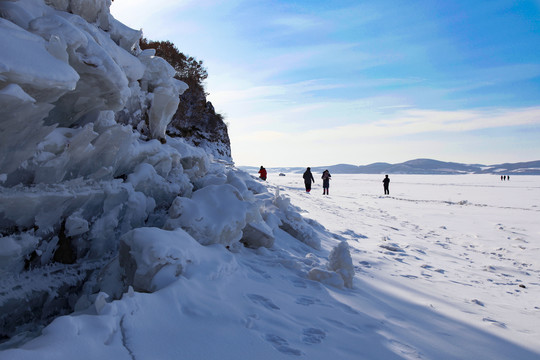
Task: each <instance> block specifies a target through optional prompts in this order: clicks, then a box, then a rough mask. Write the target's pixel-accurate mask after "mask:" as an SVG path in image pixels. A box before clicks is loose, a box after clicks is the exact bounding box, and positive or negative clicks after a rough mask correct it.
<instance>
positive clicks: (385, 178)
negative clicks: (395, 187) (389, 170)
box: [382, 175, 390, 195]
mask: <svg viewBox="0 0 540 360" xmlns="http://www.w3.org/2000/svg"><path fill="white" fill-rule="evenodd" d="M382 182H383V187H384V194H385V195H390V190H388V187H389V186H390V178H389V177H388V175H386V176H385V177H384V179H383V181H382Z"/></svg>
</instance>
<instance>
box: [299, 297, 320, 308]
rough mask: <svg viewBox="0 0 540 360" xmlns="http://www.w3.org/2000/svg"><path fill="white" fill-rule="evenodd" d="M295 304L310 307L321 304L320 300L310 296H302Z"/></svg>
mask: <svg viewBox="0 0 540 360" xmlns="http://www.w3.org/2000/svg"><path fill="white" fill-rule="evenodd" d="M295 302H296V303H297V304H299V305H304V306H309V305H313V304H315V303H316V302H320V300H318V299H315V298H312V297H310V296H300V297H299V298H297V299H296V301H295Z"/></svg>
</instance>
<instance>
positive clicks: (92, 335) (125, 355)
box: [0, 174, 540, 360]
mask: <svg viewBox="0 0 540 360" xmlns="http://www.w3.org/2000/svg"><path fill="white" fill-rule="evenodd" d="M314 176H315V178H316V180H317V182H316V184H315V185H314V187H313V190H312V192H311V193H310V194H307V193H306V192H305V190H304V187H303V180H302V176H301V174H287V176H278V175H277V174H269V177H268V181H267V182H266V183H264V184H265V186H267V187H268V189H269V191H270V193H271V194H274V193H276V191H277V189H278V188H279V194H280V195H279V198H280V199H282V200H280V201H287V199H289V200H290V201H291V203H292V205H294V206H296V207H297V208H298V211H299V212H301V213H302V215H303V216H304V217H305V218H306V219H307V224H310V225H309V226H311V227H312V228H313V229H315V230H314V232H313V234H314V236H315V234H319V236H320V239H321V249H319V250H317V249H313V248H311V247H309V246H308V245H306V244H305V243H303V242H300V241H298V240H297V239H295V238H293V237H292V236H291V235H290V234H289V233H287V232H285V231H282V230H280V229H278V230H277V231H275V234H274V235H275V243H274V246H273V247H272V248H271V249H265V248H260V249H258V250H251V249H247V248H245V249H240V250H238V251H236V252H229V251H227V250H226V249H225V248H224V247H223V246H221V245H212V246H201V245H199V244H197V243H196V242H194V241H191V242H186V247H185V249H184V250H183V251H185V252H186V253H189V254H190V255H189V256H191V258H190V259H193V261H191V260H190V261H191V263H190V265H189V267H188V268H186V269H185V271H184V272H183V273H182V276H181V277H180V278H179V279H178V280H177V281H175V282H173V283H171V284H170V285H168V286H166V287H164V288H162V289H161V290H159V291H156V292H154V293H151V294H145V293H133V292H130V293H126V294H124V296H123V298H122V299H121V300H116V301H113V302H107V301H105V300H106V299H105V298H98V299H96V303H95V305H94V306H93V307H91V308H90V309H88V310H87V311H83V312H79V313H75V314H72V315H70V316H64V317H60V318H58V319H57V320H56V321H54V322H53V323H52V324H51V325H50V326H49V327H47V328H46V329H45V330H44V331H43V334H42V335H41V336H40V337H38V338H36V339H34V340H32V341H30V342H27V343H25V344H23V343H22V342H21V344H20V345H18V347H17V346H16V348H14V349H11V350H5V351H0V359H2V360H7V359H9V360H17V359H28V360H35V359H40V360H43V359H68V358H77V359H97V358H102V359H112V358H114V359H127V360H133V359H138V360H139V359H191V360H193V359H201V360H202V359H224V360H228V359H231V360H232V359H255V358H256V359H269V360H270V359H271V360H275V359H294V358H299V359H330V358H335V359H340V360H349V359H350V360H352V359H381V360H388V359H433V360H441V359H442V360H445V359H455V360H458V359H459V360H463V359H471V360H473V359H474V360H477V359H490V360H494V359H501V360H502V359H520V360H523V359H530V360H533V359H539V358H540V342H539V341H538V339H540V222H539V221H538V219H539V215H540V208H539V207H538V205H539V204H540V177H536V176H519V177H518V176H516V177H512V179H511V180H510V181H505V182H503V181H500V180H499V178H498V177H496V176H489V175H471V176H469V175H463V176H428V175H422V176H413V175H391V176H390V178H391V183H390V195H388V196H385V195H383V188H382V177H383V176H381V175H333V177H332V181H331V185H330V195H329V196H323V195H322V188H321V183H322V181H321V180H320V174H314ZM263 195H264V194H263ZM265 196H266V195H265ZM206 216H216V215H215V214H214V215H210V214H206ZM318 224H321V225H322V226H324V228H325V229H326V230H325V229H323V228H322V227H321V226H320V225H318ZM308 230H309V229H307V230H306V231H305V232H304V233H309V231H308ZM144 234H146V236H148V237H162V238H168V239H169V240H170V241H174V236H175V235H174V234H175V233H174V232H164V231H163V230H160V229H148V230H146V231H145V232H144ZM185 241H186V240H185ZM342 241H346V242H347V243H348V246H349V249H350V254H351V257H352V262H353V265H354V270H355V273H354V279H353V286H352V288H351V289H349V288H336V287H333V286H330V285H328V284H324V283H321V282H318V281H313V280H310V278H309V277H308V275H307V274H308V272H309V271H310V269H313V268H314V267H320V268H325V266H326V264H327V263H328V258H329V254H330V252H331V250H332V249H334V248H335V247H336V246H337V245H338V244H339V243H340V242H342Z"/></svg>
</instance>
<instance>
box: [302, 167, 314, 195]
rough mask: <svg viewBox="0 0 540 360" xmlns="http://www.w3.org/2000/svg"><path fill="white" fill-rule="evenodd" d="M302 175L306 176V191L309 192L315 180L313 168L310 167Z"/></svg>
mask: <svg viewBox="0 0 540 360" xmlns="http://www.w3.org/2000/svg"><path fill="white" fill-rule="evenodd" d="M302 177H303V178H304V185H305V186H306V192H307V193H308V192H310V191H311V183H312V182H315V179H314V178H313V174H312V173H311V168H309V167H308V168H307V169H306V171H305V172H304V175H303V176H302Z"/></svg>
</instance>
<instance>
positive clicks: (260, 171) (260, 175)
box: [259, 166, 266, 181]
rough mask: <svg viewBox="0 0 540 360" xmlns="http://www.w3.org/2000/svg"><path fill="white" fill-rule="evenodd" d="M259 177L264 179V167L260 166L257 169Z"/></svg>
mask: <svg viewBox="0 0 540 360" xmlns="http://www.w3.org/2000/svg"><path fill="white" fill-rule="evenodd" d="M259 178H261V179H262V180H264V181H266V169H265V168H264V167H262V166H261V168H260V170H259Z"/></svg>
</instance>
